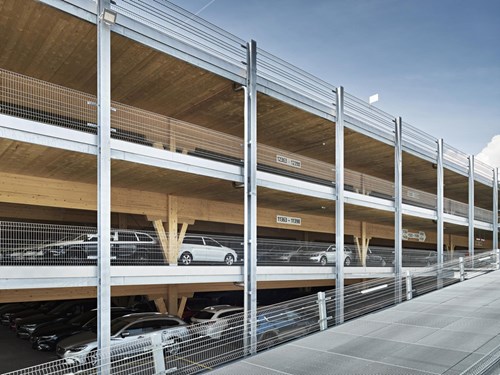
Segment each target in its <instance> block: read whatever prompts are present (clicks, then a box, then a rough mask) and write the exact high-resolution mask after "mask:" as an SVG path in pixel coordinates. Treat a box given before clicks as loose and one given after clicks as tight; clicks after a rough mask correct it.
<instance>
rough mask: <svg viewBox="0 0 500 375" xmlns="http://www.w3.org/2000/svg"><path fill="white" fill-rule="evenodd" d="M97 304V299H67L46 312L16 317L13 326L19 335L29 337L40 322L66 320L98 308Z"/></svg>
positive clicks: (23, 337)
mask: <svg viewBox="0 0 500 375" xmlns="http://www.w3.org/2000/svg"><path fill="white" fill-rule="evenodd" d="M96 306H97V301H96V300H95V299H89V300H77V301H66V302H64V303H62V304H60V305H58V306H57V307H55V308H54V309H52V310H50V311H49V312H48V313H46V314H38V315H33V316H30V317H27V318H16V319H15V320H14V321H13V322H12V324H11V327H12V328H13V329H15V330H16V333H17V337H19V338H22V339H28V338H29V337H30V335H31V333H33V331H35V329H36V328H37V327H38V326H39V325H40V324H44V323H48V322H52V323H58V322H66V321H68V320H70V319H71V318H72V317H74V316H76V315H80V314H82V313H84V312H86V311H89V310H91V309H94V308H96Z"/></svg>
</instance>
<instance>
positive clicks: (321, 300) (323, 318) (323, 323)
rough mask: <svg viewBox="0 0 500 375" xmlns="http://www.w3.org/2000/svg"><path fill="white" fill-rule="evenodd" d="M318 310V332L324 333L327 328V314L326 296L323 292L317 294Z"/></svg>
mask: <svg viewBox="0 0 500 375" xmlns="http://www.w3.org/2000/svg"><path fill="white" fill-rule="evenodd" d="M318 308H319V330H320V331H324V330H325V329H327V328H328V314H327V312H326V296H325V292H318Z"/></svg>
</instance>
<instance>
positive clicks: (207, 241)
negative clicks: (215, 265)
mask: <svg viewBox="0 0 500 375" xmlns="http://www.w3.org/2000/svg"><path fill="white" fill-rule="evenodd" d="M205 244H206V245H207V246H215V247H222V245H221V244H220V243H218V242H217V241H215V240H213V239H211V238H208V237H205Z"/></svg>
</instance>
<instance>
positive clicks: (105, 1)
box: [97, 0, 111, 374]
mask: <svg viewBox="0 0 500 375" xmlns="http://www.w3.org/2000/svg"><path fill="white" fill-rule="evenodd" d="M109 8H110V0H98V11H97V126H98V135H97V146H98V153H97V233H98V261H97V268H98V270H97V272H98V282H97V307H98V310H97V324H98V331H97V347H98V349H99V350H100V353H101V355H100V356H98V358H100V366H98V369H99V372H100V373H101V374H109V373H110V371H109V367H108V366H109V359H110V342H111V329H110V326H111V271H110V269H111V266H110V258H111V254H110V240H111V238H110V237H111V233H110V232H111V149H110V146H111V31H110V26H109V25H108V24H106V23H105V22H104V19H103V15H104V10H105V9H109Z"/></svg>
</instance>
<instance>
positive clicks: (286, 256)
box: [280, 254, 291, 259]
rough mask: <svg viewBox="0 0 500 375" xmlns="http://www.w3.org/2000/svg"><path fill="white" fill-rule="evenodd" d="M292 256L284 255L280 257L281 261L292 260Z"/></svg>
mask: <svg viewBox="0 0 500 375" xmlns="http://www.w3.org/2000/svg"><path fill="white" fill-rule="evenodd" d="M290 256H291V255H290V254H283V255H282V256H280V259H290Z"/></svg>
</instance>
